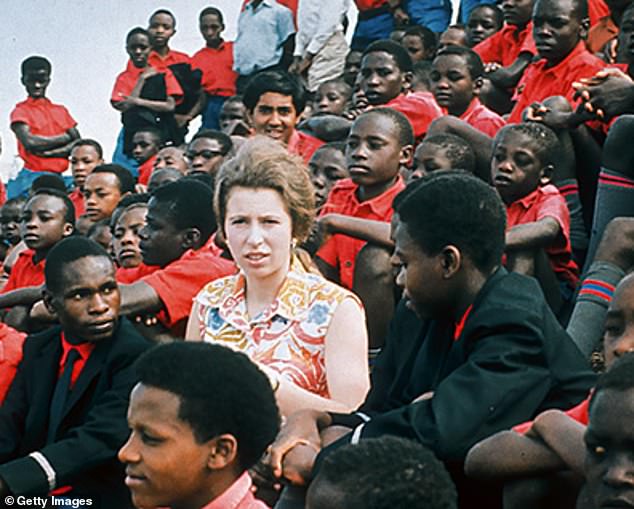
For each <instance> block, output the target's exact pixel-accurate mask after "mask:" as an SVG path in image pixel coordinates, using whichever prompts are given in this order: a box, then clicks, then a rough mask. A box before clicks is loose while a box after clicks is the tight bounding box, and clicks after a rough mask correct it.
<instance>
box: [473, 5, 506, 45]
mask: <svg viewBox="0 0 634 509" xmlns="http://www.w3.org/2000/svg"><path fill="white" fill-rule="evenodd" d="M503 22H504V14H503V13H502V10H501V9H500V8H499V7H498V6H497V5H495V4H483V5H478V6H477V7H474V8H473V10H472V11H471V13H470V14H469V20H468V21H467V44H468V45H469V47H470V48H473V47H474V46H475V45H476V44H479V43H481V42H482V41H484V40H485V39H487V38H489V37H491V36H492V35H493V34H494V33H495V32H497V31H499V30H500V29H501V28H502V23H503Z"/></svg>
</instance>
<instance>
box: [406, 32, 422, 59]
mask: <svg viewBox="0 0 634 509" xmlns="http://www.w3.org/2000/svg"><path fill="white" fill-rule="evenodd" d="M401 45H402V46H403V47H404V48H405V49H406V50H407V51H408V52H409V56H410V57H412V62H420V61H421V60H425V59H426V58H427V50H426V49H425V46H424V44H423V40H422V39H421V38H420V37H418V36H417V35H406V36H405V37H403V40H402V41H401Z"/></svg>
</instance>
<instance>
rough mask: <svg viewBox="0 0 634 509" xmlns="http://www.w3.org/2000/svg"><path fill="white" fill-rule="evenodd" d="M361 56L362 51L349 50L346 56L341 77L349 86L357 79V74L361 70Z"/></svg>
mask: <svg viewBox="0 0 634 509" xmlns="http://www.w3.org/2000/svg"><path fill="white" fill-rule="evenodd" d="M362 57H363V53H361V52H360V51H351V52H350V53H348V55H347V56H346V66H345V68H344V70H343V79H344V80H345V82H346V83H347V84H348V85H350V86H351V87H353V86H354V84H355V83H356V81H357V74H359V71H360V70H361V58H362Z"/></svg>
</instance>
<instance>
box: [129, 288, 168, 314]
mask: <svg viewBox="0 0 634 509" xmlns="http://www.w3.org/2000/svg"><path fill="white" fill-rule="evenodd" d="M119 290H120V291H121V311H120V312H121V314H122V315H137V314H143V313H157V312H159V311H161V309H163V301H162V300H161V298H160V297H159V295H158V293H156V291H154V288H152V287H151V286H150V285H148V284H147V283H144V282H143V281H137V282H136V283H132V284H130V285H119Z"/></svg>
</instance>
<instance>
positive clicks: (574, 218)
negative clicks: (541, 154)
mask: <svg viewBox="0 0 634 509" xmlns="http://www.w3.org/2000/svg"><path fill="white" fill-rule="evenodd" d="M557 188H558V189H559V192H560V193H561V195H562V196H563V197H564V199H565V200H566V205H568V211H569V212H570V243H571V244H572V249H573V251H585V250H586V249H588V242H589V239H588V232H587V231H586V226H585V224H584V222H583V212H582V209H581V199H580V198H579V184H578V182H577V179H565V180H562V181H560V182H557Z"/></svg>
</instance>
